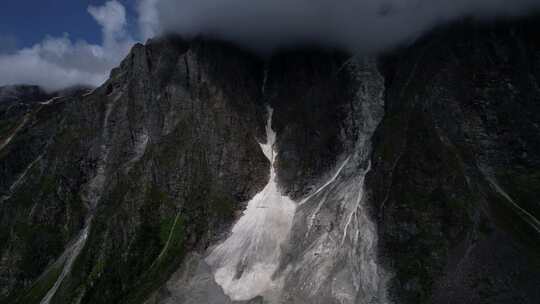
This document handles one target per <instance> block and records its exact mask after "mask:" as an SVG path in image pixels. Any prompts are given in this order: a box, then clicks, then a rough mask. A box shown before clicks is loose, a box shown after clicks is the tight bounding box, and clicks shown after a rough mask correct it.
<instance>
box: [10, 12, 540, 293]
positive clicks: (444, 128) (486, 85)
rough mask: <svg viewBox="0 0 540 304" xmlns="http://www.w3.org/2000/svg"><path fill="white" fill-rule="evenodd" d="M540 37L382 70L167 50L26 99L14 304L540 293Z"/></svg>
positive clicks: (398, 62) (294, 56)
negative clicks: (86, 85) (96, 82)
mask: <svg viewBox="0 0 540 304" xmlns="http://www.w3.org/2000/svg"><path fill="white" fill-rule="evenodd" d="M537 25H538V21H535V20H534V19H532V20H528V21H524V22H510V23H508V24H498V25H496V26H493V27H489V26H476V25H474V24H469V23H466V24H462V25H457V26H454V27H451V28H450V29H442V30H439V31H437V32H435V33H433V34H432V35H430V36H429V37H427V38H425V39H424V40H422V41H420V42H418V43H417V44H415V45H413V46H411V47H409V48H407V49H403V50H399V51H397V52H395V53H394V54H391V55H388V56H385V57H383V58H378V59H377V58H361V57H354V56H353V57H351V56H349V55H347V54H345V53H342V52H338V51H331V50H326V51H324V50H314V49H311V50H308V49H305V50H299V51H298V50H294V51H293V50H291V51H283V52H280V53H279V54H276V55H275V56H273V57H272V58H268V59H267V60H263V59H260V58H257V57H255V56H253V55H251V54H250V53H248V52H245V51H243V50H241V49H239V48H237V47H234V46H231V45H229V44H226V43H221V42H211V41H205V40H194V41H190V42H186V41H183V40H181V39H178V38H173V37H169V38H163V39H159V40H155V41H150V42H149V43H147V44H146V45H145V46H143V45H136V46H135V47H134V48H133V49H132V51H131V53H130V54H129V55H128V57H127V58H126V59H125V60H124V61H123V62H122V64H121V66H120V67H118V68H117V69H115V70H113V71H112V73H111V78H110V79H109V80H108V81H107V82H106V83H105V84H103V85H102V86H101V87H99V88H97V89H95V90H93V91H80V90H79V91H72V92H64V93H58V94H56V95H53V96H49V95H47V94H46V93H43V94H44V95H39V98H37V97H34V96H35V94H34V93H35V92H34V93H32V94H33V95H32V94H31V96H32V97H31V98H30V97H17V98H12V97H9V98H10V99H9V100H7V99H6V102H4V103H0V115H2V116H1V117H2V125H0V173H1V176H2V179H1V180H0V195H2V196H1V198H0V228H1V229H0V303H148V304H154V303H186V304H187V303H194V304H195V303H199V304H200V303H215V304H223V303H267V302H269V303H294V304H299V303H321V304H323V303H324V304H329V303H336V304H337V303H340V304H343V303H351V304H352V303H415V304H417V303H531V304H532V303H537V302H539V301H540V294H539V291H538V290H537V288H536V286H539V285H540V261H539V254H538V253H539V252H540V247H539V245H538V244H539V243H540V242H539V240H540V233H539V232H540V223H539V222H538V218H539V217H540V210H539V204H538V199H537V197H536V196H537V195H536V194H537V193H538V192H539V191H540V183H539V181H538V178H539V175H538V170H539V168H540V159H539V158H538V156H537V155H540V154H539V152H540V151H539V150H540V136H539V135H538V134H540V133H538V131H539V130H538V125H539V124H540V111H539V110H540V108H539V107H540V106H539V105H540V89H539V83H540V79H539V78H540V73H539V71H540V45H539V43H538V41H537V40H536V39H535V37H534V36H535V33H534V30H535V28H536V27H535V26H537ZM4 95H5V94H3V95H1V96H4ZM11 95H13V94H11ZM11 95H10V96H11ZM19 95H20V94H19ZM21 96H22V95H21ZM54 96H56V97H55V98H53V97H54ZM2 98H4V97H2ZM34 99H36V101H37V102H27V101H31V100H34ZM37 99H39V100H37ZM42 99H43V100H42ZM2 100H3V99H2ZM8 104H9V106H8ZM246 286H247V287H249V288H247V287H246Z"/></svg>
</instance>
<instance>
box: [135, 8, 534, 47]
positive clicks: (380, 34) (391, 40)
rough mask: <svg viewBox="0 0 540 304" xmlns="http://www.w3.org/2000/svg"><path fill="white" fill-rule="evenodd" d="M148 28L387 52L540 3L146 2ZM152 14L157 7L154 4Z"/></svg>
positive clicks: (259, 43) (264, 43)
mask: <svg viewBox="0 0 540 304" xmlns="http://www.w3.org/2000/svg"><path fill="white" fill-rule="evenodd" d="M141 2H142V3H145V4H146V6H147V9H148V8H149V7H152V6H153V7H154V9H155V12H152V13H151V14H150V15H153V16H155V18H158V19H159V20H154V22H153V23H152V22H148V20H147V22H148V24H149V25H151V26H149V28H148V31H147V32H148V33H152V32H153V33H156V32H159V31H160V30H161V31H174V32H177V33H179V34H181V35H184V36H193V35H198V34H206V35H216V36H219V37H221V38H224V39H229V40H233V41H237V42H240V43H243V44H246V45H248V46H251V47H255V48H258V49H262V50H268V49H272V48H275V47H279V46H288V45H295V44H303V43H317V44H324V45H331V46H337V47H343V48H347V49H350V50H354V51H367V52H372V51H379V50H381V49H385V48H388V47H391V46H394V45H396V44H399V43H402V42H405V41H408V40H410V39H414V38H415V37H418V36H419V35H421V34H422V33H424V32H425V31H427V30H429V29H431V28H433V26H435V25H438V24H441V23H445V22H448V21H451V20H455V19H457V18H462V17H467V16H469V17H475V18H493V17H512V16H519V15H523V14H527V13H530V12H532V11H533V10H535V9H538V8H539V7H540V0H143V1H141ZM148 11H149V12H150V11H151V9H148Z"/></svg>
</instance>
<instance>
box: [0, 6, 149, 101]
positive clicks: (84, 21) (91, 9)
mask: <svg viewBox="0 0 540 304" xmlns="http://www.w3.org/2000/svg"><path fill="white" fill-rule="evenodd" d="M155 1H156V0H0V86H3V85H13V84H35V85H40V86H42V87H43V88H45V89H47V90H51V91H52V90H57V89H61V88H66V87H70V86H73V85H80V84H82V85H88V86H97V85H100V84H101V83H103V81H105V80H106V79H107V78H108V75H109V71H110V70H111V68H113V67H115V66H117V65H118V64H119V63H120V61H121V60H122V59H123V58H124V57H125V56H126V54H127V53H128V52H129V50H130V49H131V47H132V46H133V44H134V43H136V42H137V41H140V40H145V39H146V38H149V37H152V36H153V35H154V34H155V33H154V25H155V23H156V22H157V17H156V13H155V10H154V3H155ZM143 36H144V37H143Z"/></svg>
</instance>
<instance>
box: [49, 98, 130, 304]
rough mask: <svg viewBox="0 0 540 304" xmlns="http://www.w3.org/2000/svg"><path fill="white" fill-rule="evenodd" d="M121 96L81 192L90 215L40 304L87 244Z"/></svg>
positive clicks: (60, 261) (106, 122)
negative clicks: (90, 175) (90, 177)
mask: <svg viewBox="0 0 540 304" xmlns="http://www.w3.org/2000/svg"><path fill="white" fill-rule="evenodd" d="M121 96H122V94H121V93H119V94H118V95H117V96H116V97H114V98H113V100H112V101H110V102H108V103H107V104H106V109H105V115H104V118H103V124H102V131H101V132H102V133H101V145H100V155H99V161H98V165H97V168H96V172H95V175H94V177H93V178H92V179H90V181H89V182H88V184H87V185H86V186H85V188H86V189H85V191H83V193H82V194H81V199H82V201H83V202H84V203H85V204H86V206H87V208H88V210H89V212H88V216H87V217H86V220H85V224H84V228H83V229H82V230H81V232H80V233H79V235H78V237H77V238H76V239H75V241H73V243H72V245H70V246H69V247H67V248H66V250H64V253H63V254H62V255H61V256H60V258H59V259H57V261H56V262H55V265H62V264H63V268H62V272H61V273H60V275H59V276H58V278H57V279H56V282H55V283H54V285H53V286H52V288H51V289H50V290H49V291H48V292H47V294H46V295H45V297H43V299H42V300H41V302H40V304H49V303H50V301H51V300H52V298H53V297H54V295H55V294H56V292H57V291H58V288H60V286H61V285H62V283H63V282H64V279H65V278H66V277H67V275H68V274H69V273H70V272H71V268H72V267H73V263H74V262H75V261H76V260H77V258H78V257H79V254H80V253H81V252H82V250H83V248H84V246H85V245H86V241H87V239H88V234H89V232H90V229H91V227H92V221H93V219H94V212H95V209H96V207H97V205H98V203H99V201H100V200H101V195H102V193H103V189H104V188H105V181H106V174H105V173H106V169H107V160H108V158H109V152H110V147H109V145H108V141H109V138H110V130H109V119H110V115H111V113H112V110H113V107H114V104H115V102H116V101H118V100H119V99H120V97H121Z"/></svg>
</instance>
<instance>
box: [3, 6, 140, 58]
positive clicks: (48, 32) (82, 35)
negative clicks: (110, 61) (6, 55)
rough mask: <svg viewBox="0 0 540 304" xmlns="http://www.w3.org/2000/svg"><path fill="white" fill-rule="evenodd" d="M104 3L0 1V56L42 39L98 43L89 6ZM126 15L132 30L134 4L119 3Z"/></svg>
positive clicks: (96, 26)
mask: <svg viewBox="0 0 540 304" xmlns="http://www.w3.org/2000/svg"><path fill="white" fill-rule="evenodd" d="M105 2H106V0H1V1H0V52H1V51H3V50H6V49H7V50H11V51H12V50H14V49H15V48H23V47H30V46H32V45H34V44H35V43H39V42H40V41H42V40H43V38H44V37H45V36H55V37H58V36H62V35H63V34H64V33H69V36H70V38H71V39H73V40H79V39H83V40H86V41H87V42H89V43H100V42H101V39H102V37H101V28H100V26H99V25H98V24H97V23H96V21H95V20H94V19H93V18H92V16H91V15H90V14H88V11H87V8H88V6H89V5H93V6H100V5H103V4H104V3H105ZM118 2H120V3H121V4H123V5H124V7H125V8H126V11H127V16H128V18H127V20H128V28H129V29H131V28H135V27H136V24H134V23H135V21H136V18H135V17H134V15H135V10H134V7H135V4H136V0H119V1H118Z"/></svg>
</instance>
